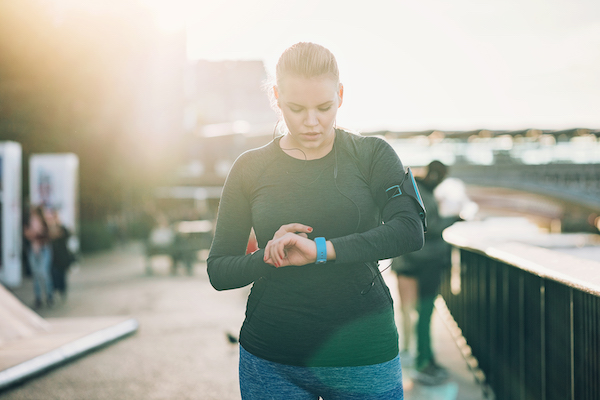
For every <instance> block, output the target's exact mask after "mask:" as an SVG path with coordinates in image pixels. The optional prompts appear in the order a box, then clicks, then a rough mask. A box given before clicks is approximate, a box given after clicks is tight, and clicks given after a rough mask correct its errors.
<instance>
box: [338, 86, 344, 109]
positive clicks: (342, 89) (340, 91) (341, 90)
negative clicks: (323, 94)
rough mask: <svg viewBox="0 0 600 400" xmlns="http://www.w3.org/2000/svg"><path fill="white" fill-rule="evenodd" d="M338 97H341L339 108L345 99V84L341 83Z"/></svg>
mask: <svg viewBox="0 0 600 400" xmlns="http://www.w3.org/2000/svg"><path fill="white" fill-rule="evenodd" d="M338 97H339V99H340V102H339V104H338V108H339V107H341V106H342V102H343V101H344V85H342V84H341V83H340V87H339V90H338Z"/></svg>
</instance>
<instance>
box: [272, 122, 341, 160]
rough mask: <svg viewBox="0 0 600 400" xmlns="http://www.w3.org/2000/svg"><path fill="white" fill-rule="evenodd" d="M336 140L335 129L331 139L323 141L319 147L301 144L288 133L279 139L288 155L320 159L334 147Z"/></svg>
mask: <svg viewBox="0 0 600 400" xmlns="http://www.w3.org/2000/svg"><path fill="white" fill-rule="evenodd" d="M334 142H335V129H334V130H333V134H332V135H331V139H329V140H327V141H326V142H323V143H322V144H321V145H320V146H319V147H315V148H310V147H308V148H307V147H305V146H302V145H300V144H299V143H297V142H296V141H295V140H294V137H293V136H292V135H290V134H289V133H286V134H285V135H284V136H283V137H282V138H281V140H280V141H279V147H281V150H283V152H284V153H286V154H287V155H288V156H290V157H293V158H297V159H299V160H318V159H319V158H323V157H325V156H326V155H327V154H329V152H330V151H331V150H332V149H333V143H334Z"/></svg>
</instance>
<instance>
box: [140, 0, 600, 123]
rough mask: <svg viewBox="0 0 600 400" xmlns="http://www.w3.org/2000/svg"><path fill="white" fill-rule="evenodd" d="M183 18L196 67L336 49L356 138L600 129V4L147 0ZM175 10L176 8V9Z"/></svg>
mask: <svg viewBox="0 0 600 400" xmlns="http://www.w3.org/2000/svg"><path fill="white" fill-rule="evenodd" d="M146 1H147V2H152V3H154V4H163V5H164V6H157V9H159V10H160V12H159V15H160V18H162V21H163V23H165V24H168V23H169V21H171V22H172V21H174V17H176V16H177V15H181V13H180V14H177V11H179V12H181V11H183V14H184V15H185V17H186V20H187V29H188V54H189V57H190V58H194V59H196V58H199V59H209V60H228V59H253V60H256V59H259V60H263V61H264V62H265V66H266V67H267V69H268V70H269V71H270V70H272V69H273V66H274V64H275V62H276V61H277V58H278V57H279V54H280V53H281V52H282V51H283V50H284V49H285V48H286V47H288V46H289V45H291V44H293V43H295V42H298V41H313V42H316V43H319V44H322V45H324V46H325V47H327V48H329V49H330V50H331V51H332V52H333V53H334V54H335V55H336V58H337V59H338V64H339V67H340V75H341V79H342V82H343V83H344V87H345V98H344V104H343V106H342V108H341V109H340V112H339V114H338V125H340V126H345V127H348V128H353V129H357V130H362V131H367V130H377V129H389V130H419V129H456V130H468V129H480V128H488V129H522V128H541V129H563V128H574V127H587V128H593V129H600V1H598V0H488V1H481V0H453V1H447V0H406V1H402V0H370V1H367V2H359V3H357V2H353V1H348V0H286V1H280V0H253V1H247V0H219V1H212V2H209V1H206V0H205V1H187V2H186V1H185V0H169V1H167V0H164V2H163V0H146ZM178 6H179V8H178Z"/></svg>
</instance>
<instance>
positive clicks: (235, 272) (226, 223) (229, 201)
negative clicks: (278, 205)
mask: <svg viewBox="0 0 600 400" xmlns="http://www.w3.org/2000/svg"><path fill="white" fill-rule="evenodd" d="M244 159H245V157H244V155H242V156H240V158H238V160H236V162H235V164H234V165H233V167H232V169H231V171H230V173H229V175H228V177H227V180H226V182H225V186H224V188H223V194H222V196H221V201H220V204H219V212H218V216H217V226H216V230H215V237H214V239H213V243H212V246H211V250H210V254H209V257H208V260H207V269H208V276H209V278H210V283H211V284H212V285H213V287H214V288H215V289H217V290H226V289H235V288H240V287H243V286H246V285H248V284H250V283H252V282H254V281H255V280H257V279H258V278H260V277H261V276H263V275H264V274H267V273H268V272H269V270H270V269H271V268H272V267H271V266H269V265H268V264H266V263H265V262H264V261H263V254H264V251H263V250H258V251H256V252H255V253H253V254H245V250H246V246H247V244H248V237H249V235H250V229H251V227H252V216H251V212H250V202H249V199H248V193H247V191H246V190H245V187H246V185H247V184H248V181H247V180H245V179H246V177H245V173H244V172H245V170H244V169H245V167H244Z"/></svg>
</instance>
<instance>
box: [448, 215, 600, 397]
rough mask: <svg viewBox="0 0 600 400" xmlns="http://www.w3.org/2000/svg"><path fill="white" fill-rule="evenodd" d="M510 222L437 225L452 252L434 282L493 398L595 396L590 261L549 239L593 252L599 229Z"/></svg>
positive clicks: (595, 269) (599, 298)
mask: <svg viewBox="0 0 600 400" xmlns="http://www.w3.org/2000/svg"><path fill="white" fill-rule="evenodd" d="M511 222H512V223H511V224H505V223H504V224H502V223H498V221H482V222H461V223H457V224H454V225H453V226H452V227H450V228H448V229H446V230H445V231H444V234H443V235H444V239H445V240H446V241H448V242H449V243H451V244H452V246H453V253H452V254H453V260H452V270H451V271H450V273H449V274H446V276H445V278H444V280H443V283H442V287H441V289H440V291H441V294H442V296H443V298H444V300H445V303H446V305H447V307H448V310H449V311H450V313H451V315H452V317H453V318H454V320H455V321H456V323H457V325H458V327H459V328H460V329H461V331H462V335H463V337H464V338H465V339H466V341H467V344H468V346H469V347H470V348H471V352H472V355H473V356H474V357H475V358H476V359H477V361H478V364H479V369H480V370H481V371H482V372H483V374H484V375H485V382H484V383H485V385H486V386H487V387H489V388H491V389H492V390H493V392H494V394H495V395H496V398H498V399H511V400H512V399H516V400H529V399H540V400H564V399H570V400H592V399H594V400H595V399H599V398H600V342H599V341H598V338H600V262H598V261H596V259H595V253H594V252H592V254H594V256H593V257H594V259H593V260H592V259H584V258H579V257H574V256H572V255H569V254H564V253H562V252H560V251H558V250H559V249H557V247H561V246H562V247H569V246H572V247H577V246H598V248H597V249H598V251H599V252H598V254H600V240H599V237H598V235H587V234H570V235H547V234H546V235H545V234H541V233H539V231H538V230H537V227H535V226H534V225H533V224H527V223H524V222H523V221H521V222H519V220H513V221H511ZM553 248H554V250H553ZM593 250H596V248H595V247H594V249H593ZM563 251H564V250H563Z"/></svg>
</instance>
